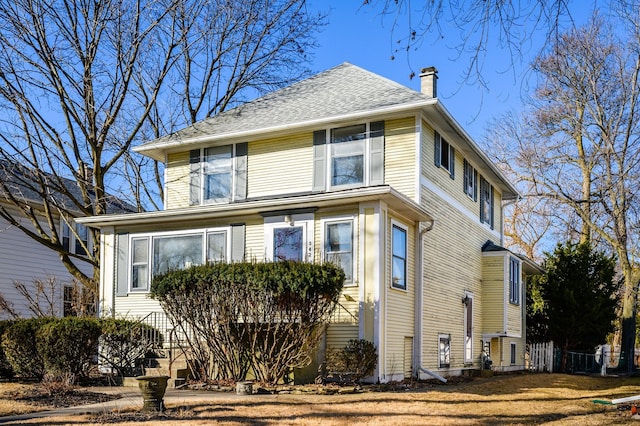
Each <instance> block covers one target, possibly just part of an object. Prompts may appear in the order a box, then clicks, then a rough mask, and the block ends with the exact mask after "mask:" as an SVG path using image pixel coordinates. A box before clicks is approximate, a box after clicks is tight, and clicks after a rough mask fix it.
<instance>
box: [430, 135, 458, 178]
mask: <svg viewBox="0 0 640 426" xmlns="http://www.w3.org/2000/svg"><path fill="white" fill-rule="evenodd" d="M434 147H435V151H434V160H435V165H436V167H442V168H443V169H445V170H446V171H448V172H449V176H450V177H451V179H455V164H456V154H455V149H454V148H453V146H452V145H451V144H449V142H447V141H446V140H445V139H444V138H443V137H442V136H441V135H440V133H438V132H435V140H434Z"/></svg>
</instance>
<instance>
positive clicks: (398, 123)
mask: <svg viewBox="0 0 640 426" xmlns="http://www.w3.org/2000/svg"><path fill="white" fill-rule="evenodd" d="M416 155H417V153H416V124H415V118H414V117H408V118H403V119H398V120H389V121H386V122H385V155H384V176H385V177H384V180H385V183H386V184H387V185H391V186H392V187H393V188H395V189H397V190H398V191H400V192H402V193H403V194H405V195H406V196H408V197H410V198H412V199H416V180H417V176H416V161H417V160H416Z"/></svg>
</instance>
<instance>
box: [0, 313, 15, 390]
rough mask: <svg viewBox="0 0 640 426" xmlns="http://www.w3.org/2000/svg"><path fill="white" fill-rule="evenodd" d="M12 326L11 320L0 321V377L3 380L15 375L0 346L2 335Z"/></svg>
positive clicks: (0, 345)
mask: <svg viewBox="0 0 640 426" xmlns="http://www.w3.org/2000/svg"><path fill="white" fill-rule="evenodd" d="M12 324H13V321H12V320H4V321H0V377H1V378H3V379H11V378H12V377H13V376H14V375H15V372H14V371H13V367H11V364H10V363H9V360H7V356H6V355H5V353H4V349H2V344H1V341H2V335H3V334H4V332H5V331H6V330H7V328H9V327H10V326H11V325H12Z"/></svg>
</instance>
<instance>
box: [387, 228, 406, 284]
mask: <svg viewBox="0 0 640 426" xmlns="http://www.w3.org/2000/svg"><path fill="white" fill-rule="evenodd" d="M391 251H392V253H391V286H392V287H394V288H399V289H402V290H406V289H407V230H406V229H404V228H401V227H400V226H399V225H396V224H394V225H393V226H392V234H391Z"/></svg>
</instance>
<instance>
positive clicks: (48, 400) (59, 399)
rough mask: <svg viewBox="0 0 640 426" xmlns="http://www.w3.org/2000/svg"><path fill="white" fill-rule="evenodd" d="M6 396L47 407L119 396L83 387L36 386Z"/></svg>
mask: <svg viewBox="0 0 640 426" xmlns="http://www.w3.org/2000/svg"><path fill="white" fill-rule="evenodd" d="M8 396H9V397H11V398H13V399H15V400H16V401H21V402H26V403H28V404H32V405H36V406H39V407H48V408H66V407H73V406H76V405H85V404H95V403H98V402H107V401H112V400H114V399H118V398H119V395H107V394H104V393H98V392H91V391H87V390H83V389H69V390H65V391H56V392H51V391H49V390H47V389H39V388H37V387H31V388H30V389H29V390H21V391H17V392H12V393H9V394H8Z"/></svg>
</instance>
